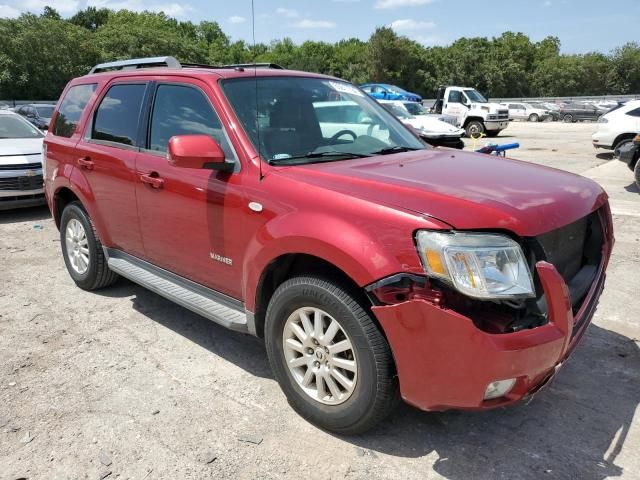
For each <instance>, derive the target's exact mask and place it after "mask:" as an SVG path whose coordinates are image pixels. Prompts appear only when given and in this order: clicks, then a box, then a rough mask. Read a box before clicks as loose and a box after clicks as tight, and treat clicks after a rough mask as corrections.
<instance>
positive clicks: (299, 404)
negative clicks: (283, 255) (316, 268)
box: [265, 277, 398, 435]
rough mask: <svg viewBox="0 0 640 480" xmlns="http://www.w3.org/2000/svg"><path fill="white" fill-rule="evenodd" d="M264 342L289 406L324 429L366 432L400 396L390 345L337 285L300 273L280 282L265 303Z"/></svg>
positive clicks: (354, 296)
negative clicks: (344, 366)
mask: <svg viewBox="0 0 640 480" xmlns="http://www.w3.org/2000/svg"><path fill="white" fill-rule="evenodd" d="M334 322H335V325H334ZM332 325H333V326H332ZM330 331H333V334H332V335H331V334H330ZM265 343H266V348H267V355H268V357H269V363H270V364H271V368H272V370H273V373H274V375H275V378H276V380H277V381H278V383H279V384H280V387H281V388H282V390H283V392H284V393H285V395H286V397H287V400H288V401H289V404H290V405H291V407H293V409H294V410H295V411H296V412H298V414H300V415H301V416H302V417H303V418H305V419H307V420H308V421H310V422H311V423H313V424H315V425H317V426H319V427H320V428H323V429H326V430H329V431H333V432H336V433H340V434H347V435H355V434H359V433H362V432H364V431H366V430H368V429H370V428H372V427H373V426H374V425H375V424H377V423H378V422H380V421H381V420H382V419H384V418H385V417H386V416H387V415H388V414H389V413H390V411H391V410H392V409H393V407H394V406H395V404H396V402H397V398H398V383H397V377H396V374H395V366H394V363H393V357H392V355H391V349H390V348H389V344H388V343H387V341H386V339H385V338H384V336H383V334H382V332H381V331H380V329H379V328H378V326H377V324H376V323H375V322H374V320H373V318H372V317H371V315H370V313H368V312H367V311H366V309H365V307H364V306H363V305H362V304H361V303H360V302H359V301H358V299H357V295H354V294H353V293H352V292H351V291H350V290H349V289H347V288H344V287H343V286H341V285H339V284H338V283H335V282H333V281H328V280H325V279H322V278H318V277H295V278H292V279H289V280H287V281H286V282H284V283H283V284H282V285H280V286H279V287H278V289H277V290H276V291H275V293H274V294H273V297H272V298H271V301H270V302H269V306H268V308H267V314H266V325H265ZM338 344H340V346H341V347H339V348H341V349H340V350H338V348H336V346H337V345H338ZM347 344H348V345H349V347H348V348H347V349H345V348H344V346H345V345H347ZM334 350H335V353H334ZM340 365H347V366H349V368H350V369H348V368H342V367H341V366H340ZM340 378H342V380H346V382H345V383H342V381H341V380H340ZM336 388H338V390H336Z"/></svg>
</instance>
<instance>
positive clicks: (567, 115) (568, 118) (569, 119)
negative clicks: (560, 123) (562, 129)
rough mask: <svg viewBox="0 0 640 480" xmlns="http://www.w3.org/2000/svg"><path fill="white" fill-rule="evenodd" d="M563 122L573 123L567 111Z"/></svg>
mask: <svg viewBox="0 0 640 480" xmlns="http://www.w3.org/2000/svg"><path fill="white" fill-rule="evenodd" d="M562 119H563V120H564V123H573V115H571V114H570V113H567V114H566V115H565V116H564V117H563V118H562Z"/></svg>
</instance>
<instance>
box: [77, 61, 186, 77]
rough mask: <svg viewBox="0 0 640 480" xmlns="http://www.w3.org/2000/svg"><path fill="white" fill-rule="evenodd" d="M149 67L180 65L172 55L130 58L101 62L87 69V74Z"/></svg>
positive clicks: (178, 66)
mask: <svg viewBox="0 0 640 480" xmlns="http://www.w3.org/2000/svg"><path fill="white" fill-rule="evenodd" d="M149 67H167V68H181V67H182V65H180V62H178V60H176V59H175V58H174V57H148V58H132V59H130V60H117V61H115V62H107V63H101V64H99V65H96V66H95V67H93V68H92V69H91V70H90V71H89V75H91V74H92V73H100V72H106V71H107V70H130V69H131V70H135V69H136V68H149Z"/></svg>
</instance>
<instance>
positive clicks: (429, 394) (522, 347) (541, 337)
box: [372, 262, 605, 410]
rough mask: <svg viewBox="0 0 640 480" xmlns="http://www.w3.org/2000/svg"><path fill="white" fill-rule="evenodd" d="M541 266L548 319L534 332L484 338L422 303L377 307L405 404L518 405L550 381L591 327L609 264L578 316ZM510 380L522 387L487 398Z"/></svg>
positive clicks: (562, 287)
mask: <svg viewBox="0 0 640 480" xmlns="http://www.w3.org/2000/svg"><path fill="white" fill-rule="evenodd" d="M536 269H537V271H538V274H539V276H540V280H541V282H542V286H543V288H544V292H545V295H546V298H547V302H548V309H549V322H548V323H547V324H546V325H544V326H541V327H537V328H533V329H530V330H523V331H519V332H515V333H503V334H491V333H486V332H484V331H482V330H480V329H478V328H477V327H476V326H475V325H474V324H473V322H472V321H471V319H469V318H467V317H465V316H463V315H460V314H458V313H456V312H455V311H453V310H446V309H443V308H442V307H440V306H437V305H434V304H433V303H430V302H428V301H426V300H422V299H415V300H410V301H407V302H404V303H400V304H397V305H389V306H377V307H373V308H372V310H373V312H374V313H375V315H376V317H377V318H378V320H379V321H380V323H381V325H382V328H383V329H384V331H385V333H386V335H387V338H388V340H389V343H390V345H391V349H392V351H393V354H394V358H395V361H396V367H397V370H398V376H399V380H400V391H401V394H402V397H403V399H404V400H405V401H406V402H407V403H409V404H411V405H414V406H415V407H418V408H420V409H422V410H446V409H450V408H455V409H487V408H494V407H499V406H503V405H508V404H510V403H514V402H517V401H520V400H522V399H524V398H525V397H529V396H531V395H533V394H534V393H536V392H537V391H538V390H539V389H540V388H542V387H543V386H544V385H546V384H548V383H549V380H550V379H551V378H552V377H553V376H554V375H555V373H556V372H557V370H558V369H559V366H560V364H561V363H562V362H563V361H564V360H565V359H566V358H567V356H568V355H569V354H570V352H571V351H572V349H573V348H574V347H575V346H576V345H577V343H578V341H579V340H580V338H581V336H582V334H583V333H584V331H585V330H586V327H587V325H588V324H589V323H590V320H591V317H592V316H593V313H594V310H595V306H596V304H597V300H598V297H599V296H600V293H601V291H602V288H603V285H604V277H605V275H604V265H603V266H601V267H600V270H599V271H598V275H597V277H596V281H595V282H594V284H593V285H592V286H591V288H590V291H589V293H588V294H587V297H586V298H585V300H584V301H583V303H582V307H581V308H580V311H578V312H577V314H576V316H575V319H574V316H573V313H572V311H571V302H570V297H569V291H568V288H567V285H566V283H565V282H564V280H563V279H562V277H561V276H560V274H559V273H558V272H557V271H556V269H555V267H554V266H553V265H551V264H549V263H546V262H539V263H538V264H537V265H536ZM511 378H515V379H516V382H515V385H514V386H513V388H512V389H511V390H510V391H509V392H508V393H507V394H506V395H504V396H503V397H500V398H496V399H492V400H484V395H485V391H486V389H487V386H488V385H489V384H490V383H491V382H494V381H496V380H506V379H511Z"/></svg>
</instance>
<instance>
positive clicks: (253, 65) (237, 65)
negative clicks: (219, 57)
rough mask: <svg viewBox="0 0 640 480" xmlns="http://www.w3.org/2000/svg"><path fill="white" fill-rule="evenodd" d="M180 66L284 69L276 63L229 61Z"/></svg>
mask: <svg viewBox="0 0 640 480" xmlns="http://www.w3.org/2000/svg"><path fill="white" fill-rule="evenodd" d="M182 66H183V67H185V68H235V69H245V68H272V69H274V70H284V67H281V66H280V65H278V64H277V63H229V64H227V65H207V64H205V63H183V64H182Z"/></svg>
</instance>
